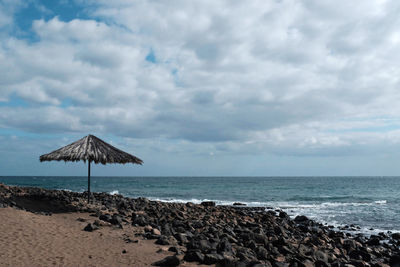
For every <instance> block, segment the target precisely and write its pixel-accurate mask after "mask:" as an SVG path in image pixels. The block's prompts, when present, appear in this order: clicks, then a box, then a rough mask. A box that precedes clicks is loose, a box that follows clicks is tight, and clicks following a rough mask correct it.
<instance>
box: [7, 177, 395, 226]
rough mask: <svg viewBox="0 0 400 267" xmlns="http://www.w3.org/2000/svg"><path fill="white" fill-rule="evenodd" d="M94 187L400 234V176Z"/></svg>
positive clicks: (132, 182) (101, 181)
mask: <svg viewBox="0 0 400 267" xmlns="http://www.w3.org/2000/svg"><path fill="white" fill-rule="evenodd" d="M0 183H5V184H8V185H18V186H37V187H43V188H49V189H63V190H71V191H77V192H83V191H85V190H87V177H85V176H82V177H62V176H59V177H49V176H46V177H44V176H32V177H27V176H23V177H18V176H14V177H13V176H11V177H6V176H3V177H0ZM91 190H92V191H93V192H108V193H112V194H122V195H124V196H127V197H147V198H150V199H153V200H161V201H171V202H188V201H190V202H194V203H200V202H201V201H205V200H213V201H216V202H217V204H220V205H231V204H233V203H234V202H241V203H245V204H247V205H248V206H264V207H272V208H280V209H283V210H284V211H285V212H287V213H288V214H289V215H290V216H292V217H294V216H296V215H300V214H301V215H306V216H308V217H309V218H312V219H314V220H316V221H318V222H321V223H324V224H328V225H334V226H336V227H339V226H343V225H349V224H355V225H357V226H359V227H360V228H361V229H360V231H361V232H364V233H378V232H382V231H383V232H386V231H392V232H400V177H91Z"/></svg>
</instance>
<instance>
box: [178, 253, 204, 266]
mask: <svg viewBox="0 0 400 267" xmlns="http://www.w3.org/2000/svg"><path fill="white" fill-rule="evenodd" d="M183 259H184V260H185V261H189V262H192V261H197V262H200V263H201V262H203V261H204V254H202V253H201V252H200V251H197V250H189V251H187V252H186V254H185V256H184V257H183Z"/></svg>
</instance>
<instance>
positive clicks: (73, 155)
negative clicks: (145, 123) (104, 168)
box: [40, 134, 143, 164]
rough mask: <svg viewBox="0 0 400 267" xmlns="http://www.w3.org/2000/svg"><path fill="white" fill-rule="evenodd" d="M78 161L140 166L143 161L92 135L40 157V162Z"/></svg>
mask: <svg viewBox="0 0 400 267" xmlns="http://www.w3.org/2000/svg"><path fill="white" fill-rule="evenodd" d="M52 160H57V161H61V160H63V161H80V160H83V161H84V162H86V161H89V162H94V163H96V164H97V163H101V164H106V163H122V164H125V163H134V164H142V163H143V161H142V160H141V159H139V158H137V157H135V156H133V155H131V154H128V153H126V152H124V151H122V150H119V149H118V148H116V147H113V146H112V145H110V144H107V143H106V142H104V141H103V140H101V139H100V138H97V137H96V136H94V135H90V134H89V135H88V136H85V137H83V138H82V139H79V140H78V141H76V142H74V143H72V144H69V145H67V146H65V147H62V148H60V149H57V150H55V151H53V152H51V153H48V154H44V155H42V156H40V161H41V162H42V161H52Z"/></svg>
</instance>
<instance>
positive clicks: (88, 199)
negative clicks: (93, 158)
mask: <svg viewBox="0 0 400 267" xmlns="http://www.w3.org/2000/svg"><path fill="white" fill-rule="evenodd" d="M87 201H88V204H89V203H90V160H89V165H88V197H87Z"/></svg>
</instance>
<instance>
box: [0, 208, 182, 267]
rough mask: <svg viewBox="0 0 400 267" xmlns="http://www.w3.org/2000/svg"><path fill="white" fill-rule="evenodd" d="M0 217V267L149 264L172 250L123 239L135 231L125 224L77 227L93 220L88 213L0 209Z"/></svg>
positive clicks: (148, 243)
mask: <svg viewBox="0 0 400 267" xmlns="http://www.w3.org/2000/svg"><path fill="white" fill-rule="evenodd" d="M0 218H1V223H0V232H1V239H0V266H150V265H151V263H153V262H155V261H158V260H161V259H163V258H165V257H166V256H168V255H173V253H172V252H168V251H166V248H168V247H164V249H162V251H161V252H157V251H158V250H160V248H162V247H163V246H159V245H155V244H154V240H153V241H151V240H142V239H141V238H140V239H139V242H138V243H126V242H125V241H124V240H123V234H129V236H132V233H133V232H135V231H137V230H138V229H136V228H134V227H131V226H126V227H124V229H113V227H101V229H99V230H96V231H94V232H86V231H83V230H82V229H83V228H84V227H85V226H86V225H87V223H88V222H93V221H94V219H96V218H93V217H91V216H89V213H58V214H52V215H51V216H45V215H39V214H34V213H31V212H27V211H22V210H17V209H14V208H1V209H0ZM78 218H83V219H86V220H87V222H80V221H77V219H78ZM123 250H126V253H123V252H122V251H123ZM183 266H190V265H189V264H184V265H183Z"/></svg>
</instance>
